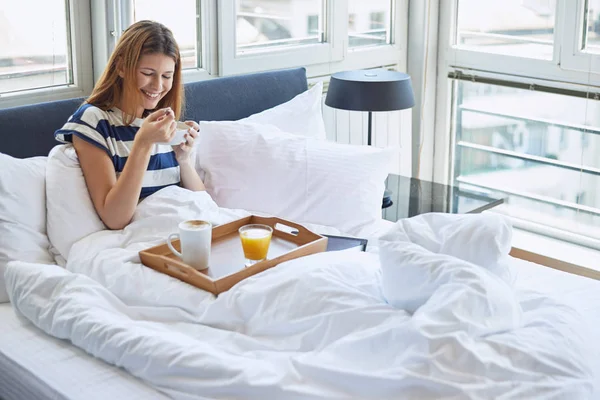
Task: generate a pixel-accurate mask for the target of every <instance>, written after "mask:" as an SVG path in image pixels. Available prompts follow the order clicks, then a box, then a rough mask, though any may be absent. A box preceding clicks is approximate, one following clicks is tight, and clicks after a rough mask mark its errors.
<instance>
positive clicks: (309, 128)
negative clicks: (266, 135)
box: [193, 82, 326, 179]
mask: <svg viewBox="0 0 600 400" xmlns="http://www.w3.org/2000/svg"><path fill="white" fill-rule="evenodd" d="M322 97H323V82H318V83H317V84H315V85H314V86H313V87H312V88H310V89H308V90H306V91H304V92H302V93H300V94H299V95H297V96H296V97H294V98H293V99H291V100H290V101H286V102H285V103H282V104H279V105H277V106H275V107H273V108H269V109H267V110H264V111H262V112H259V113H257V114H253V115H251V116H249V117H246V118H242V119H240V120H238V121H211V122H212V123H213V124H226V125H227V126H231V124H232V123H235V122H239V123H242V124H244V123H248V122H251V123H256V124H265V125H273V126H275V127H277V128H278V129H280V130H282V131H284V132H288V133H293V134H295V135H300V136H306V137H314V138H317V139H320V140H325V138H326V132H325V122H324V121H323V112H322V106H321V105H322V102H323V99H322ZM197 144H198V143H196V145H197ZM193 157H195V159H196V165H195V167H196V170H197V171H198V173H199V174H200V177H201V178H202V179H204V177H205V176H204V171H203V170H202V168H201V166H200V164H201V161H200V158H199V156H198V154H197V153H196V155H195V156H193Z"/></svg>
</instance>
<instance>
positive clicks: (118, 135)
mask: <svg viewBox="0 0 600 400" xmlns="http://www.w3.org/2000/svg"><path fill="white" fill-rule="evenodd" d="M142 122H143V120H142V119H140V118H136V119H135V120H134V121H133V122H132V123H131V125H129V126H126V125H125V124H124V123H123V113H122V112H121V110H119V109H118V108H113V109H111V110H108V111H103V110H101V109H99V108H98V107H95V106H93V105H91V104H84V105H82V106H81V107H79V109H78V110H77V111H76V112H75V113H74V114H73V115H72V116H71V117H70V118H69V120H68V121H67V123H66V124H65V125H64V126H63V127H62V128H61V129H59V130H57V131H56V132H55V133H54V136H55V138H56V139H57V140H58V141H59V142H61V143H72V142H73V135H77V137H79V138H81V139H83V140H86V141H88V142H89V143H92V144H93V145H95V146H97V147H99V148H101V149H103V150H104V151H106V153H107V154H108V156H109V157H110V158H111V160H112V162H113V165H114V166H115V172H116V174H117V177H119V175H120V174H121V172H123V168H125V163H126V162H127V158H128V157H129V154H130V153H131V148H132V146H133V139H134V138H135V134H136V133H137V131H138V130H139V128H140V126H141V124H142ZM179 181H180V176H179V164H178V163H177V160H176V159H175V153H174V152H173V149H172V147H171V146H169V145H159V144H156V145H154V148H153V150H152V155H151V156H150V162H149V163H148V167H147V169H146V173H145V175H144V180H143V182H142V190H141V193H140V198H144V197H147V196H149V195H151V194H152V193H154V192H156V191H158V190H160V189H162V188H164V187H166V186H170V185H178V184H179Z"/></svg>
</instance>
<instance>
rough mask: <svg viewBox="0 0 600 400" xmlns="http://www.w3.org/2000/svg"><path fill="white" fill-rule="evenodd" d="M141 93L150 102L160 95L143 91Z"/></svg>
mask: <svg viewBox="0 0 600 400" xmlns="http://www.w3.org/2000/svg"><path fill="white" fill-rule="evenodd" d="M142 93H144V95H145V96H146V97H147V98H149V99H151V100H156V99H158V98H159V97H160V95H161V93H152V92H147V91H145V90H142Z"/></svg>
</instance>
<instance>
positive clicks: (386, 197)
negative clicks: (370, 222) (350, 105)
mask: <svg viewBox="0 0 600 400" xmlns="http://www.w3.org/2000/svg"><path fill="white" fill-rule="evenodd" d="M368 113H369V121H368V125H367V145H369V146H371V141H372V129H373V128H372V127H373V112H372V111H369V112H368ZM392 204H394V202H393V201H392V192H391V191H389V190H387V189H385V192H383V201H382V203H381V208H388V207H389V206H391V205H392Z"/></svg>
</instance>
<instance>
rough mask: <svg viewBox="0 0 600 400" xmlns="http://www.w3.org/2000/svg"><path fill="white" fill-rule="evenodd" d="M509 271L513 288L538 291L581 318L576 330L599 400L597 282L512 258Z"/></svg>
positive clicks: (599, 287)
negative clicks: (582, 336) (581, 333)
mask: <svg viewBox="0 0 600 400" xmlns="http://www.w3.org/2000/svg"><path fill="white" fill-rule="evenodd" d="M511 269H512V271H513V273H514V275H515V278H516V288H517V289H518V290H523V291H532V290H534V291H538V292H540V293H543V294H544V295H546V296H549V297H551V298H553V299H556V300H557V301H560V302H561V303H564V304H567V305H569V306H570V307H572V308H573V310H575V311H576V312H577V313H578V314H579V315H581V316H583V317H582V319H581V320H582V324H581V325H580V327H579V329H582V330H585V331H586V333H585V337H587V338H590V339H591V340H588V341H587V342H586V343H585V348H586V352H588V353H589V359H590V360H591V363H592V364H591V365H592V369H593V371H594V377H595V378H594V395H593V396H592V397H591V398H592V399H600V341H598V338H600V281H597V280H595V279H590V278H586V277H582V276H579V275H574V274H570V273H567V272H563V271H559V270H556V269H552V268H548V267H544V266H542V265H538V264H534V263H532V262H528V261H524V260H519V259H513V261H512V262H511Z"/></svg>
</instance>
